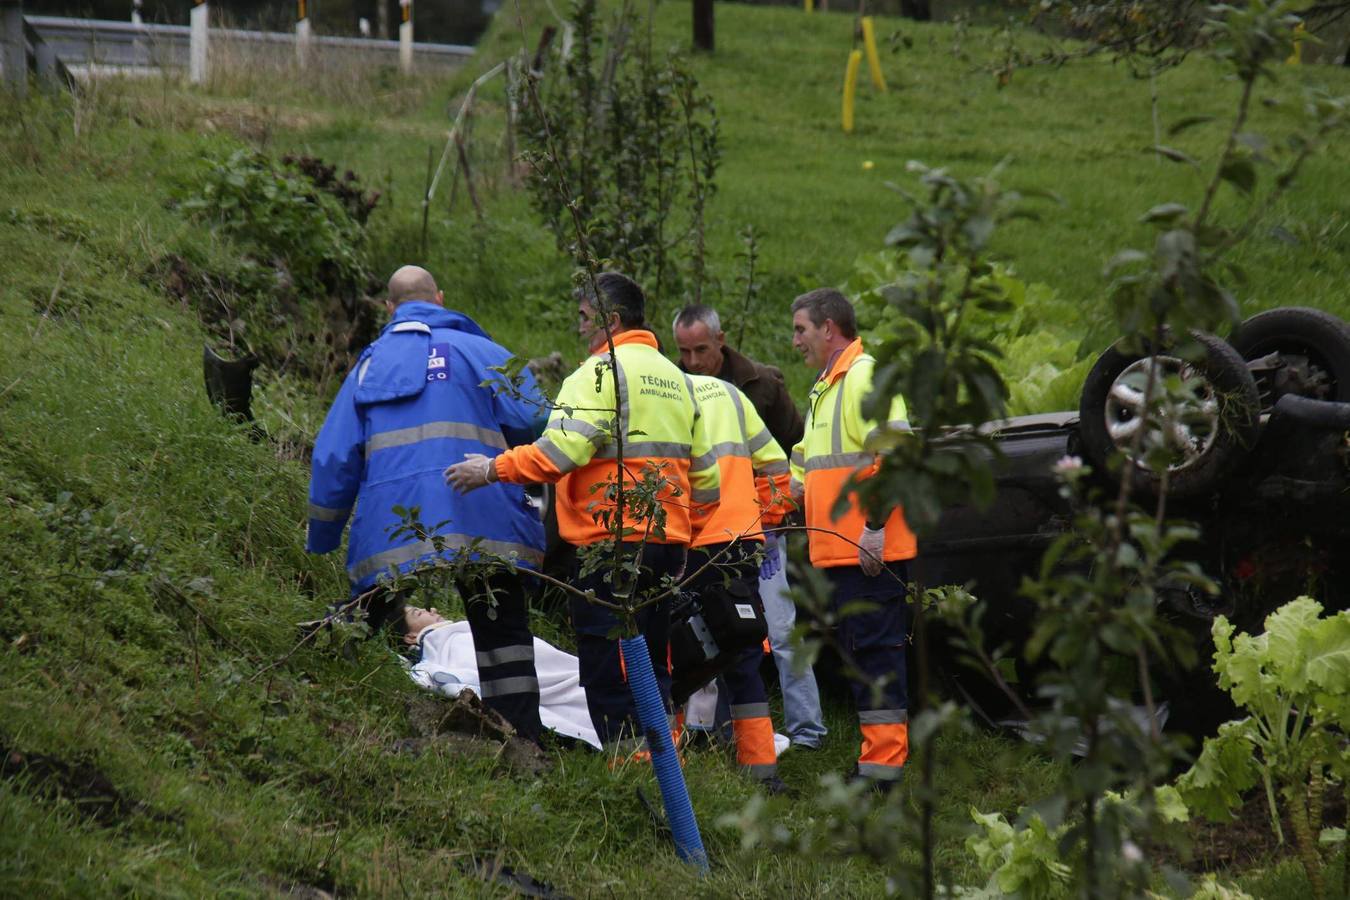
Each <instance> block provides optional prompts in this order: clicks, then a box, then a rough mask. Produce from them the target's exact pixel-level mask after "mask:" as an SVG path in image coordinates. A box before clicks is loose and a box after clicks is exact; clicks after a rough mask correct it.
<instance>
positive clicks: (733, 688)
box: [686, 541, 769, 724]
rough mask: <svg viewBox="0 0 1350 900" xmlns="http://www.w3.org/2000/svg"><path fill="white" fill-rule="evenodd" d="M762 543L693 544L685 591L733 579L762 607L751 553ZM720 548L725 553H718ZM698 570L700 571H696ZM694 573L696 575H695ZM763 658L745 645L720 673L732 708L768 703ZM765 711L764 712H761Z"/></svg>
mask: <svg viewBox="0 0 1350 900" xmlns="http://www.w3.org/2000/svg"><path fill="white" fill-rule="evenodd" d="M762 546H763V545H762V544H761V543H760V542H758V541H744V542H741V541H736V542H734V543H731V544H730V545H728V544H709V545H708V546H706V547H694V548H693V549H691V550H690V551H689V565H688V567H687V568H686V572H687V573H688V574H689V575H690V576H692V577H691V580H690V583H689V585H688V587H687V590H689V591H691V592H693V593H695V594H697V593H700V592H701V591H703V590H706V589H707V588H708V587H710V586H711V585H714V584H721V583H723V581H724V580H725V579H734V580H736V581H740V582H742V583H744V584H745V585H746V587H748V588H750V593H751V596H752V597H753V598H754V601H753V602H754V603H755V605H756V606H759V607H761V608H763V605H764V604H763V601H761V600H760V597H759V563H758V562H756V561H755V559H754V555H753V554H754V553H755V552H756V551H758V550H759V549H760V548H761V547H762ZM724 549H725V550H726V552H725V553H721V551H722V550H724ZM719 553H720V554H721V555H719ZM713 559H716V562H714V563H712V565H708V566H707V567H706V568H704V564H705V563H707V562H708V561H709V560H713ZM700 569H702V571H699V570H700ZM695 572H698V574H697V575H695V574H694V573H695ZM763 661H764V649H763V647H760V646H755V647H747V648H746V649H745V650H744V651H742V652H741V654H740V655H739V656H738V657H737V658H736V662H735V664H733V665H732V666H731V667H730V668H728V669H727V670H726V671H724V672H723V673H722V675H721V680H722V681H723V682H724V683H725V684H726V686H727V693H728V694H729V695H730V696H729V697H728V698H727V699H728V701H729V702H730V705H731V707H732V709H735V707H738V706H747V705H750V704H756V705H757V704H767V703H768V702H769V695H768V693H767V692H766V691H765V690H764V679H763V678H761V677H760V675H759V667H760V663H762V662H763ZM718 709H719V711H720V709H721V702H720V698H719V702H718ZM766 709H767V707H766ZM767 714H768V713H767V712H766V713H765V715H767ZM718 724H721V723H720V722H719V723H718Z"/></svg>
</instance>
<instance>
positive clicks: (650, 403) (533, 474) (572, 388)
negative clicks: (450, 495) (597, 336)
mask: <svg viewBox="0 0 1350 900" xmlns="http://www.w3.org/2000/svg"><path fill="white" fill-rule="evenodd" d="M614 352H615V354H616V355H617V356H618V360H617V364H616V366H617V369H618V379H617V380H618V384H619V397H618V399H617V402H616V399H615V396H614V384H615V377H614V371H613V370H612V369H611V368H610V365H609V354H608V352H604V353H598V354H595V355H593V356H591V357H589V358H588V359H587V360H586V361H585V362H583V363H582V364H581V367H580V368H578V369H577V370H576V371H575V372H573V373H572V374H571V375H569V376H568V377H567V380H566V381H564V382H563V385H562V388H561V389H560V390H559V392H558V399H557V401H556V402H555V403H554V406H555V409H554V410H553V414H552V415H551V416H550V417H549V421H548V427H547V428H545V430H544V434H543V436H542V437H540V438H539V440H537V441H535V442H534V443H533V444H531V445H529V446H526V447H517V448H515V449H513V450H510V451H508V452H506V453H503V454H502V455H501V456H499V457H497V462H496V467H497V477H498V479H500V480H501V481H506V482H513V483H521V482H545V481H556V482H557V483H558V490H557V501H556V507H557V514H558V535H559V536H560V537H561V538H562V539H563V540H565V541H567V542H568V543H571V544H575V545H578V546H584V545H587V544H594V543H598V542H599V541H602V540H604V539H606V538H607V537H609V536H611V535H612V534H613V532H612V531H611V530H610V528H608V527H607V526H606V525H605V523H604V521H603V520H602V519H601V515H602V513H604V512H606V511H610V510H613V509H614V505H615V504H614V501H613V500H612V499H608V498H607V497H606V492H607V490H608V489H609V488H608V486H609V485H611V484H613V483H614V482H615V481H616V480H617V476H618V469H619V467H618V447H617V445H616V443H615V441H614V440H613V432H614V412H615V409H618V410H619V422H620V423H621V426H622V434H623V457H624V459H623V462H624V473H625V474H624V484H625V486H626V487H627V488H630V489H631V488H632V486H633V485H634V484H635V483H636V482H638V481H641V480H642V478H643V477H644V472H645V471H650V470H649V469H648V466H649V464H650V466H655V467H659V468H660V472H661V476H662V477H663V478H664V479H665V480H666V484H665V485H664V486H663V487H662V489H661V491H660V492H659V493H658V495H657V498H658V499H659V500H660V502H661V508H662V509H663V510H665V523H664V533H663V534H658V533H656V532H655V531H652V532H651V533H650V534H649V535H648V537H647V539H648V541H649V542H651V543H658V544H685V545H688V543H689V538H690V534H691V531H690V525H689V505H690V503H709V502H715V501H716V500H717V497H718V491H717V486H718V473H717V465H716V463H715V461H711V460H708V459H707V455H708V452H709V451H710V450H711V449H712V448H711V444H710V442H709V440H708V436H707V433H706V431H705V429H704V427H703V424H702V421H701V419H700V418H699V416H698V410H697V406H696V404H695V401H694V396H693V388H692V386H691V385H690V383H689V381H688V380H687V376H686V375H685V374H684V373H683V372H681V371H680V370H679V369H678V368H676V366H675V364H674V363H672V362H671V361H670V360H668V359H666V358H665V357H664V356H662V355H661V351H659V350H658V349H657V348H656V337H655V335H653V334H652V333H651V332H649V331H644V330H640V329H634V330H631V331H622V332H619V333H618V334H616V335H614ZM623 524H624V528H625V529H632V532H631V533H628V534H626V535H625V536H624V540H625V541H640V540H642V539H643V536H644V534H647V533H648V531H649V529H652V528H653V527H654V523H653V522H649V521H647V520H645V519H643V518H641V517H637V516H634V515H633V512H632V510H631V509H626V510H625V511H624V523H623Z"/></svg>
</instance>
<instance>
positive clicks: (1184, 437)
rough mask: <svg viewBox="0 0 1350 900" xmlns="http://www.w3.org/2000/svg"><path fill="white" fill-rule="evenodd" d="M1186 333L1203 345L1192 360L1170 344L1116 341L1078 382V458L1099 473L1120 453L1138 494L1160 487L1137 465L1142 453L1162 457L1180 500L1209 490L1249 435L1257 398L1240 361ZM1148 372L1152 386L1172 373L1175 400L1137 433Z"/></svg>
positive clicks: (1217, 343)
mask: <svg viewBox="0 0 1350 900" xmlns="http://www.w3.org/2000/svg"><path fill="white" fill-rule="evenodd" d="M1190 337H1191V339H1192V340H1194V341H1195V342H1197V343H1198V344H1199V345H1200V347H1201V349H1202V350H1203V353H1202V355H1201V357H1200V358H1199V359H1198V360H1196V361H1190V360H1187V359H1184V358H1182V357H1181V356H1179V355H1176V350H1175V346H1174V342H1172V341H1168V342H1165V344H1164V345H1163V346H1161V347H1159V348H1158V352H1156V353H1146V354H1139V353H1133V352H1129V351H1127V350H1125V349H1124V347H1123V342H1120V343H1117V344H1116V345H1115V346H1113V347H1111V348H1110V349H1108V350H1107V351H1106V352H1105V353H1103V354H1102V355H1101V356H1100V357H1098V359H1097V362H1096V364H1095V365H1093V367H1092V370H1091V371H1090V372H1089V373H1088V376H1087V380H1086V381H1085V382H1084V384H1083V395H1082V399H1081V402H1080V404H1079V437H1080V439H1081V442H1082V447H1083V454H1084V456H1086V457H1087V461H1088V462H1089V463H1091V464H1092V465H1093V466H1094V467H1096V468H1097V469H1098V471H1106V465H1107V463H1108V462H1109V461H1110V460H1111V459H1112V457H1113V456H1115V455H1116V454H1117V453H1118V452H1119V453H1123V454H1124V455H1125V457H1126V458H1127V459H1130V460H1131V461H1132V462H1133V465H1134V472H1133V475H1132V483H1133V484H1134V485H1136V486H1137V488H1138V490H1139V491H1140V492H1142V493H1145V494H1155V495H1156V494H1157V493H1158V492H1159V490H1160V489H1161V487H1162V476H1161V474H1160V473H1159V472H1156V471H1154V470H1153V469H1151V468H1149V467H1148V466H1147V465H1146V464H1145V460H1146V459H1147V458H1148V457H1149V456H1150V455H1153V454H1156V453H1159V452H1162V453H1165V454H1166V458H1167V460H1168V462H1167V490H1168V493H1169V494H1171V495H1172V496H1176V497H1188V496H1194V495H1197V494H1202V493H1205V492H1207V491H1210V490H1213V489H1214V487H1215V486H1216V485H1217V484H1218V483H1219V480H1220V479H1222V478H1223V477H1224V475H1226V474H1227V473H1228V472H1229V471H1230V470H1231V469H1232V468H1233V466H1235V465H1236V464H1237V463H1238V462H1240V461H1241V460H1242V458H1243V457H1244V456H1246V454H1247V451H1248V449H1249V448H1250V447H1251V445H1252V444H1253V442H1254V440H1255V438H1256V430H1257V428H1258V427H1259V423H1260V419H1259V412H1260V395H1259V394H1258V392H1257V389H1256V382H1255V381H1254V380H1253V379H1252V375H1251V373H1250V372H1249V371H1247V365H1246V363H1245V362H1244V361H1243V359H1242V357H1241V356H1239V355H1238V353H1237V351H1236V350H1234V349H1233V348H1232V347H1230V346H1229V345H1228V344H1227V343H1225V342H1224V341H1222V340H1220V339H1219V338H1217V337H1215V336H1213V335H1210V334H1203V333H1201V332H1191V334H1190ZM1150 370H1152V372H1153V376H1152V377H1153V381H1154V385H1155V387H1156V388H1160V387H1161V384H1162V381H1163V379H1166V378H1168V377H1175V378H1179V379H1180V380H1181V384H1182V390H1181V398H1182V399H1181V400H1180V401H1179V402H1177V403H1175V404H1172V405H1170V406H1169V405H1167V404H1163V409H1162V410H1161V412H1162V417H1161V418H1158V417H1157V415H1155V416H1154V417H1148V418H1150V421H1149V426H1148V428H1147V429H1145V430H1144V432H1143V433H1142V434H1140V433H1139V432H1140V430H1141V428H1143V423H1144V421H1145V419H1146V417H1145V415H1144V413H1145V400H1144V396H1145V390H1146V388H1147V386H1148V382H1149V378H1150ZM1160 395H1161V394H1160V392H1155V393H1154V394H1153V397H1154V398H1157V397H1159V396H1160ZM1157 402H1158V401H1157V400H1156V399H1155V400H1154V403H1155V404H1156V403H1157ZM1157 412H1158V407H1157V406H1155V414H1156V413H1157Z"/></svg>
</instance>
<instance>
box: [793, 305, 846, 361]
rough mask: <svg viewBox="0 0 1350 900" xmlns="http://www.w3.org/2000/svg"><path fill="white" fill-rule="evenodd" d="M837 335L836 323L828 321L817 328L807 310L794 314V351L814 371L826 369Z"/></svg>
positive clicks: (800, 310)
mask: <svg viewBox="0 0 1350 900" xmlns="http://www.w3.org/2000/svg"><path fill="white" fill-rule="evenodd" d="M834 334H835V329H834V322H833V320H831V319H826V320H825V321H824V322H822V323H821V324H820V326H819V327H817V326H816V325H815V324H814V323H813V322H812V321H811V316H810V315H809V314H807V312H806V310H804V309H799V310H797V311H796V312H795V313H793V314H792V349H794V350H796V351H797V352H798V353H800V354H801V355H802V361H803V362H805V363H806V364H807V365H808V366H810V367H811V368H813V369H823V368H825V363H826V362H828V361H829V359H830V342H831V340H832V339H833V336H834Z"/></svg>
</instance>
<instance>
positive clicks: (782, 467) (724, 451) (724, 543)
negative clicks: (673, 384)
mask: <svg viewBox="0 0 1350 900" xmlns="http://www.w3.org/2000/svg"><path fill="white" fill-rule="evenodd" d="M687 377H688V378H689V379H690V380H691V381H692V382H693V385H694V399H695V400H696V401H697V402H698V408H699V412H700V413H701V415H702V420H701V421H702V423H703V426H704V428H705V429H706V431H707V434H708V439H709V441H710V442H711V444H712V450H711V451H710V452H709V454H708V457H707V459H706V460H700V462H706V461H712V462H713V463H714V464H715V465H716V466H717V468H718V475H719V479H720V486H719V489H718V492H719V497H718V501H717V502H716V503H705V504H698V505H696V506H695V507H694V508H693V511H692V515H691V519H692V523H693V527H694V538H693V543H692V544H691V550H690V552H689V568H688V572H689V575H690V584H689V589H690V590H691V591H693V592H694V593H702V592H703V591H706V590H710V589H715V588H716V586H717V585H720V584H722V583H723V581H724V580H726V579H733V580H736V581H739V582H740V583H741V584H743V585H745V587H746V588H747V589H748V591H749V596H750V597H751V598H752V602H754V603H755V604H757V605H760V606H762V602H761V600H760V595H759V560H758V554H759V551H760V550H761V549H762V548H763V546H764V529H765V528H768V527H772V526H774V525H776V524H778V522H779V521H780V520H781V519H782V518H783V516H784V515H786V514H787V512H788V511H789V510H790V509H791V508H792V507H793V503H792V499H791V497H790V495H789V493H788V478H789V472H788V461H787V454H785V453H784V452H783V449H782V448H781V447H779V446H778V442H777V441H775V440H774V438H773V435H772V434H771V433H770V432H769V429H768V428H767V427H766V426H765V424H764V420H763V419H761V418H760V417H759V413H757V412H756V411H755V407H754V404H752V403H751V402H750V400H749V398H748V397H746V396H745V394H743V393H741V391H740V390H739V389H738V388H737V387H736V385H734V384H731V383H729V382H726V381H722V380H721V379H719V378H714V377H712V376H709V375H689V376H687ZM763 658H764V651H763V649H762V648H761V647H759V646H754V647H750V648H747V649H746V650H745V651H744V652H743V653H742V654H741V655H740V657H739V658H738V659H737V660H736V662H735V664H734V665H732V666H731V667H730V668H729V669H727V670H726V671H725V672H723V673H722V677H723V679H724V680H725V682H726V685H727V689H728V693H729V694H730V704H731V730H732V735H733V736H734V738H735V741H736V761H737V762H738V763H739V764H740V766H741V768H742V769H744V770H745V771H746V772H747V773H749V775H750V776H751V777H753V778H756V779H758V780H759V781H760V782H761V783H763V785H764V787H765V789H766V790H767V791H768V792H769V793H771V794H781V793H784V792H786V791H787V786H786V785H784V784H783V782H782V781H781V780H780V779H779V777H778V754H777V751H776V750H775V748H774V743H773V721H772V719H770V717H769V697H768V694H767V693H766V692H765V690H764V681H763V679H761V678H760V675H759V665H760V661H761V660H763Z"/></svg>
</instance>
